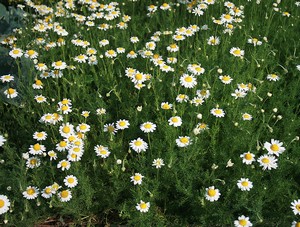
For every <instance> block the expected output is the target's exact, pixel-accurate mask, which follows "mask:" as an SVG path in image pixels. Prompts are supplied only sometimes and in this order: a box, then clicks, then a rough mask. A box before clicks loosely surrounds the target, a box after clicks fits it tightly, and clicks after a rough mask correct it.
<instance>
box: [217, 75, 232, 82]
mask: <svg viewBox="0 0 300 227" xmlns="http://www.w3.org/2000/svg"><path fill="white" fill-rule="evenodd" d="M219 79H220V80H221V81H222V83H223V84H230V83H231V81H232V80H233V79H232V78H231V77H230V76H228V75H224V76H219Z"/></svg>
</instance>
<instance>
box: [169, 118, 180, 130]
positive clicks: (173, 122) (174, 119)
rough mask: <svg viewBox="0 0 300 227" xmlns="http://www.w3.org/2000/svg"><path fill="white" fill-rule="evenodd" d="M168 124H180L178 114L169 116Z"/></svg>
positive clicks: (177, 125) (175, 125) (176, 125)
mask: <svg viewBox="0 0 300 227" xmlns="http://www.w3.org/2000/svg"><path fill="white" fill-rule="evenodd" d="M168 122H169V125H171V126H174V127H179V126H181V125H182V119H181V117H179V116H174V117H171V118H170V119H169V120H168Z"/></svg>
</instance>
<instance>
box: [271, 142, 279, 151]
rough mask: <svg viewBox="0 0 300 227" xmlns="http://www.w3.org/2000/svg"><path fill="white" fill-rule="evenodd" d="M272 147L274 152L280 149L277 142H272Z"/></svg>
mask: <svg viewBox="0 0 300 227" xmlns="http://www.w3.org/2000/svg"><path fill="white" fill-rule="evenodd" d="M270 148H271V150H272V151H274V152H276V151H279V146H278V145H277V144H272V145H271V147H270Z"/></svg>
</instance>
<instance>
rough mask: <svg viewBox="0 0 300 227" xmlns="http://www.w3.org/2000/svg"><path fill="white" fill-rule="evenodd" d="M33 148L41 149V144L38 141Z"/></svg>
mask: <svg viewBox="0 0 300 227" xmlns="http://www.w3.org/2000/svg"><path fill="white" fill-rule="evenodd" d="M33 149H34V150H36V151H39V150H41V146H40V144H38V143H36V144H34V145H33Z"/></svg>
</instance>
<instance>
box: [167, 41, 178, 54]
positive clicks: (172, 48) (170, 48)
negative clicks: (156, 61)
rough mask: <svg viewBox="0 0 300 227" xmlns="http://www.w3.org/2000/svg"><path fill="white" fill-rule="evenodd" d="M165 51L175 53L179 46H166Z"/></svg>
mask: <svg viewBox="0 0 300 227" xmlns="http://www.w3.org/2000/svg"><path fill="white" fill-rule="evenodd" d="M167 50H168V51H169V52H177V51H179V46H178V45H177V44H176V43H173V44H171V45H169V46H167Z"/></svg>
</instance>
